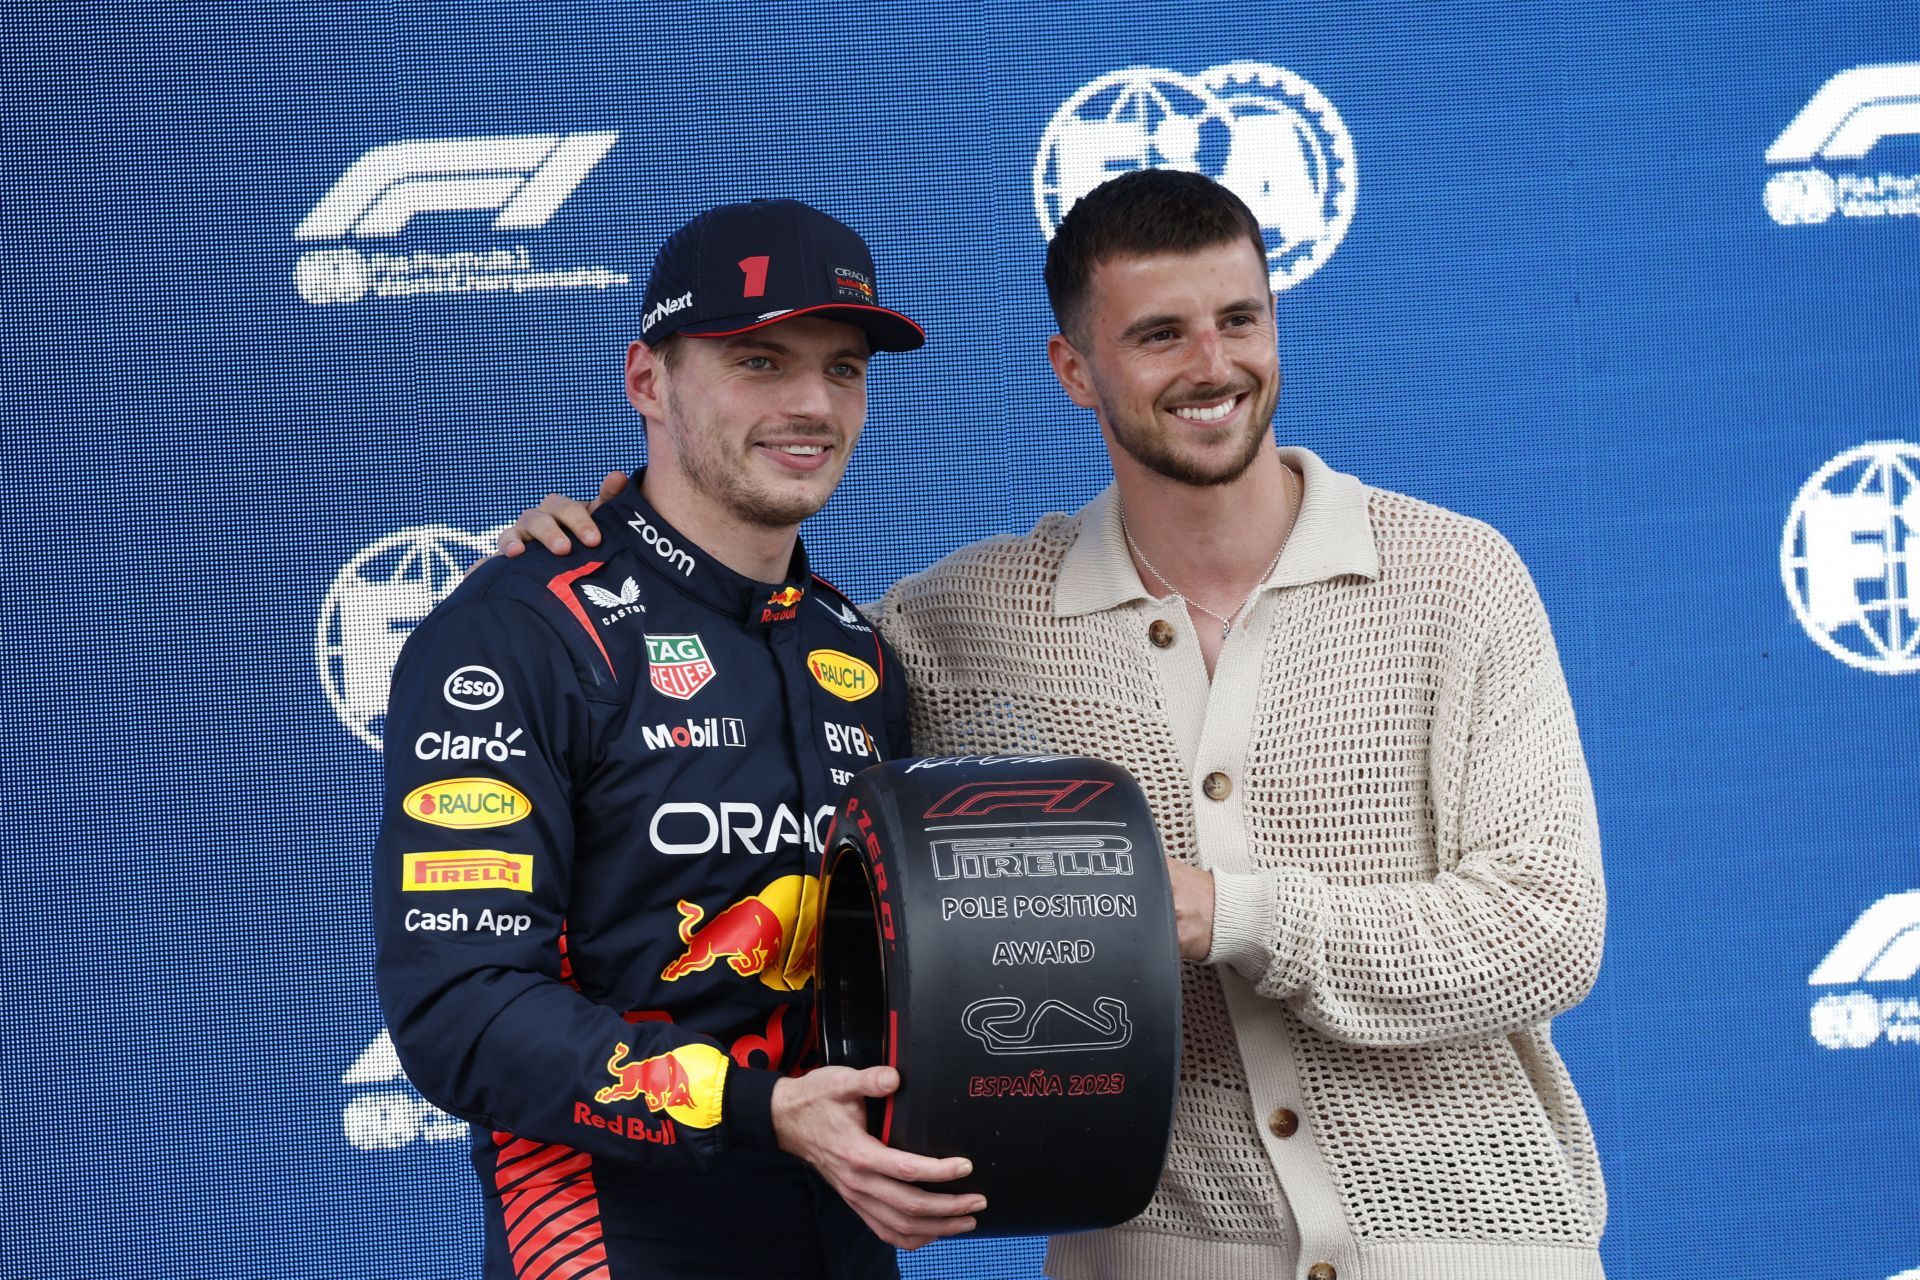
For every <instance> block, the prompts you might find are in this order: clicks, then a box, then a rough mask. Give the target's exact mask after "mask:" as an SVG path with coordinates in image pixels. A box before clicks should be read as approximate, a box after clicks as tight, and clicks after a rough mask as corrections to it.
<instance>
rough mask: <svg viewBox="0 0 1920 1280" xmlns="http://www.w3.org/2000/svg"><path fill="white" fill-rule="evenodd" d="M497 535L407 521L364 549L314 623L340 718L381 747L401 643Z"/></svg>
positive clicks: (322, 669)
mask: <svg viewBox="0 0 1920 1280" xmlns="http://www.w3.org/2000/svg"><path fill="white" fill-rule="evenodd" d="M493 538H494V535H493V534H492V533H490V532H489V533H469V532H467V531H466V530H464V529H455V528H451V527H449V526H447V525H425V526H421V527H418V528H413V529H403V530H401V531H400V532H398V533H393V534H388V535H387V536H386V537H384V538H381V539H380V540H379V541H377V542H375V543H373V544H372V545H371V546H369V547H366V548H365V549H364V550H362V551H360V552H359V553H358V554H356V555H355V556H354V557H353V558H352V559H351V560H349V561H347V563H346V565H345V567H343V568H342V569H341V570H340V573H339V575H338V576H336V577H335V578H334V580H333V586H332V587H331V588H330V589H329V590H328V591H327V597H326V599H325V600H324V601H323V602H322V603H321V605H320V618H319V622H318V623H317V625H316V626H315V628H314V641H313V657H314V664H315V666H316V667H317V668H318V669H319V674H320V685H321V687H322V688H323V689H325V690H326V694H327V701H328V702H329V703H330V704H332V706H333V711H334V714H335V715H337V716H338V717H340V723H341V724H343V725H345V726H346V727H347V729H348V730H350V731H351V732H352V733H353V735H354V736H355V737H357V738H359V739H360V740H361V741H362V742H364V743H366V744H367V745H368V746H370V747H372V748H373V749H374V750H375V751H378V750H380V741H381V738H380V729H381V722H382V721H383V720H384V718H385V716H386V713H387V692H388V688H389V686H390V685H391V683H392V679H393V664H394V662H395V661H396V660H397V659H398V658H399V656H400V646H401V645H403V644H405V643H406V640H407V636H408V634H409V633H411V632H412V630H413V628H414V627H415V626H417V625H418V624H419V622H420V620H421V619H423V618H425V617H426V616H427V614H428V613H430V612H432V610H433V607H434V606H435V605H436V604H438V603H440V601H442V600H444V599H445V598H446V597H447V594H448V593H449V592H451V591H452V590H453V588H454V587H455V586H456V585H457V584H458V583H459V581H460V579H461V578H462V577H463V576H464V575H465V574H466V572H467V570H469V569H471V568H472V567H473V566H474V565H475V564H477V563H479V562H480V561H481V560H482V559H484V558H486V557H487V556H489V555H491V554H492V553H493Z"/></svg>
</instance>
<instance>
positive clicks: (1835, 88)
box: [1766, 62, 1920, 227]
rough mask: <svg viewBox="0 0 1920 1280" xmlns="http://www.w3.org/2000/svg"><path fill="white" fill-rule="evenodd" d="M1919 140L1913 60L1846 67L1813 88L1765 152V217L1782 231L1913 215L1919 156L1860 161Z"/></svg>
mask: <svg viewBox="0 0 1920 1280" xmlns="http://www.w3.org/2000/svg"><path fill="white" fill-rule="evenodd" d="M1916 136H1920V62H1893V63H1883V64H1878V65H1873V66H1863V67H1852V68H1850V69H1848V70H1846V71H1842V72H1841V73H1840V74H1838V75H1836V76H1834V77H1833V78H1832V79H1831V80H1829V81H1827V82H1826V83H1825V84H1823V85H1821V86H1820V89H1819V92H1817V93H1815V94H1814V95H1813V97H1812V98H1810V99H1808V101H1807V105H1806V106H1804V107H1802V108H1801V109H1800V112H1799V114H1798V115H1796V116H1794V118H1793V119H1792V120H1791V121H1790V122H1788V124H1787V127H1786V128H1785V129H1783V130H1781V131H1780V136H1779V137H1777V138H1775V139H1774V140H1773V145H1772V146H1770V147H1768V148H1767V155H1766V160H1767V163H1768V164H1769V165H1791V166H1793V167H1792V168H1786V169H1778V170H1776V171H1775V172H1774V173H1773V175H1772V176H1771V177H1769V178H1768V179H1767V185H1766V206H1767V216H1768V217H1770V218H1772V219H1773V220H1774V221H1775V222H1777V223H1779V224H1780V225H1781V226H1783V227H1791V226H1809V225H1818V224H1819V223H1823V222H1826V221H1828V220H1830V219H1831V218H1832V217H1833V216H1834V215H1835V214H1839V215H1840V216H1842V217H1846V218H1890V217H1913V216H1915V215H1920V151H1916V149H1915V148H1913V147H1911V146H1909V147H1907V148H1904V149H1902V150H1900V151H1899V152H1898V154H1900V155H1901V156H1903V157H1904V158H1905V159H1906V161H1907V162H1906V163H1905V164H1900V165H1898V167H1897V168H1889V167H1888V166H1887V165H1885V164H1882V165H1877V166H1876V165H1872V164H1870V163H1868V159H1869V156H1870V155H1871V153H1873V152H1874V151H1875V150H1877V149H1879V148H1880V147H1881V144H1883V143H1886V142H1889V141H1890V140H1894V139H1907V138H1913V137H1916Z"/></svg>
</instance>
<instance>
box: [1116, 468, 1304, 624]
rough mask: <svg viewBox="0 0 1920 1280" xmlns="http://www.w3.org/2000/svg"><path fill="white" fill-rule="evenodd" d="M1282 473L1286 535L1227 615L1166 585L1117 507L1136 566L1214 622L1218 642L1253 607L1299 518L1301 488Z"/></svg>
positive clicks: (1122, 509)
mask: <svg viewBox="0 0 1920 1280" xmlns="http://www.w3.org/2000/svg"><path fill="white" fill-rule="evenodd" d="M1286 473H1287V492H1288V494H1289V495H1290V496H1291V497H1292V499H1293V510H1292V511H1290V512H1289V513H1288V514H1287V531H1286V532H1285V533H1283V534H1281V535H1280V549H1279V550H1278V551H1275V552H1274V553H1273V560H1272V562H1271V563H1269V564H1268V565H1267V571H1266V572H1265V573H1263V574H1261V575H1260V578H1259V581H1257V582H1255V583H1254V584H1253V590H1251V591H1249V592H1247V598H1246V599H1245V600H1242V601H1241V602H1240V607H1239V608H1238V609H1235V610H1234V611H1233V612H1232V613H1231V614H1224V613H1215V612H1214V611H1213V610H1212V609H1209V608H1207V606H1205V605H1203V604H1201V603H1200V602H1199V601H1198V600H1195V599H1194V598H1193V597H1191V596H1189V595H1188V594H1187V593H1186V592H1184V591H1182V590H1180V588H1178V587H1176V586H1174V585H1173V584H1172V583H1171V582H1168V581H1167V576H1166V575H1165V574H1164V573H1161V572H1160V571H1159V570H1158V569H1156V568H1154V567H1153V561H1151V560H1149V559H1147V553H1146V552H1144V551H1142V550H1141V549H1140V544H1139V543H1137V542H1135V541H1134V540H1133V530H1131V529H1129V528H1128V527H1127V508H1126V507H1125V505H1124V504H1123V505H1121V507H1120V536H1121V537H1123V538H1125V539H1126V540H1127V547H1128V549H1129V550H1131V551H1132V552H1133V554H1134V555H1136V556H1138V557H1140V563H1141V564H1143V565H1145V566H1146V568H1147V572H1148V573H1150V574H1152V575H1153V578H1154V581H1155V582H1158V583H1159V584H1160V585H1161V586H1163V587H1165V588H1166V589H1167V594H1169V595H1171V596H1172V597H1173V598H1174V599H1176V600H1178V601H1179V602H1180V603H1181V604H1183V605H1186V606H1187V607H1188V608H1190V609H1198V610H1199V611H1200V612H1202V613H1204V614H1206V615H1207V616H1208V617H1209V618H1212V619H1213V620H1214V621H1216V622H1218V623H1219V624H1220V638H1221V639H1222V640H1225V639H1226V638H1227V637H1228V636H1229V635H1231V634H1233V624H1234V623H1236V622H1238V621H1239V620H1240V615H1241V614H1243V613H1245V612H1246V611H1247V606H1248V605H1250V604H1252V603H1253V598H1254V597H1255V596H1257V595H1259V594H1260V587H1261V585H1262V584H1263V583H1265V582H1266V580H1267V579H1268V578H1271V577H1272V576H1273V571H1274V570H1275V569H1276V568H1278V567H1279V565H1280V556H1281V555H1282V554H1283V553H1284V552H1285V551H1286V549H1287V539H1288V538H1290V537H1292V536H1293V522H1294V521H1295V520H1296V519H1298V518H1299V515H1300V499H1301V490H1302V486H1301V484H1300V481H1299V479H1298V478H1297V477H1296V476H1295V475H1294V474H1293V468H1292V467H1288V468H1286Z"/></svg>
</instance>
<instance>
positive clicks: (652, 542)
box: [627, 513, 693, 578]
mask: <svg viewBox="0 0 1920 1280" xmlns="http://www.w3.org/2000/svg"><path fill="white" fill-rule="evenodd" d="M627 528H629V529H631V530H633V531H634V532H635V533H637V534H639V535H640V541H642V542H644V543H646V544H647V546H648V547H650V548H652V550H653V554H655V555H657V556H659V557H660V558H661V559H662V560H664V561H666V562H667V567H668V568H670V569H678V570H679V571H680V576H681V577H683V578H691V577H692V576H693V557H692V556H691V555H689V554H688V553H687V552H686V551H685V550H684V549H682V548H680V547H678V546H676V545H674V542H673V539H671V538H669V537H667V535H666V534H664V533H661V532H660V531H659V530H658V529H656V528H654V527H653V524H652V522H651V521H649V520H648V519H647V518H646V517H645V516H643V515H639V514H637V513H636V514H635V515H634V517H633V519H631V520H629V521H627Z"/></svg>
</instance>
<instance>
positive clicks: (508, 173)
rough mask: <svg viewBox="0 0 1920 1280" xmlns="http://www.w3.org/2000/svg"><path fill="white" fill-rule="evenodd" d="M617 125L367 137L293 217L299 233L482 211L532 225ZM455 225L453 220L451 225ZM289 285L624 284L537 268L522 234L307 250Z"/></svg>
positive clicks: (506, 288) (515, 287) (603, 148)
mask: <svg viewBox="0 0 1920 1280" xmlns="http://www.w3.org/2000/svg"><path fill="white" fill-rule="evenodd" d="M619 137H620V135H619V134H618V133H616V132H612V131H604V132H580V133H562V134H556V133H538V134H516V135H511V136H504V137H488V138H414V139H405V140H402V141H398V142H387V143H382V144H381V145H379V146H377V147H374V148H373V149H372V150H370V151H368V152H367V153H366V154H364V155H362V156H361V157H360V158H359V159H358V160H355V161H354V162H353V163H352V164H351V165H348V166H347V169H346V171H345V172H343V173H342V174H341V175H340V177H339V178H338V179H337V180H336V181H335V182H334V184H333V186H332V187H331V188H329V189H328V190H327V192H326V194H325V195H323V196H321V197H320V200H319V201H318V203H316V204H315V205H314V206H313V208H312V209H310V210H309V211H308V212H307V215H306V217H305V218H303V219H301V221H300V225H299V226H298V227H297V228H295V230H294V233H293V238H294V240H295V241H297V242H303V243H309V244H311V243H317V242H321V241H328V240H347V241H352V242H354V243H355V244H359V243H364V242H367V241H378V240H393V239H396V238H399V237H401V236H402V235H403V234H404V233H407V232H409V231H410V230H417V226H416V219H423V218H424V221H425V222H426V223H430V224H441V223H444V222H445V221H446V219H445V217H444V215H453V214H465V215H469V216H470V215H472V214H475V213H492V214H493V215H494V217H493V219H492V224H491V228H490V229H491V230H492V231H494V232H496V233H516V234H524V233H527V232H532V231H537V230H539V229H540V228H542V227H544V226H546V224H547V222H548V221H549V220H550V219H551V218H552V217H553V216H554V214H555V213H557V212H559V209H560V206H561V205H562V204H564V203H565V202H566V200H567V198H568V197H569V196H571V195H572V194H573V192H574V189H575V188H576V187H578V186H579V185H580V183H581V182H582V181H584V180H585V178H586V176H587V174H588V173H589V172H591V171H592V169H593V167H594V166H595V165H597V164H599V163H600V160H601V157H603V156H605V155H606V154H607V152H608V151H609V150H610V149H612V147H613V144H614V143H615V142H617V141H618V140H619ZM455 225H458V224H455ZM293 282H294V287H295V289H296V290H297V291H298V292H299V294H300V296H301V297H302V298H304V299H305V300H306V301H308V302H310V303H313V304H315V305H325V304H338V303H353V302H359V301H360V300H361V299H363V298H368V297H372V298H376V299H404V298H416V297H424V296H429V295H437V296H448V295H472V294H485V295H500V294H508V293H511V294H524V293H530V292H542V293H546V292H552V291H553V290H556V289H578V288H592V289H607V288H613V287H617V286H625V285H626V284H628V283H629V277H628V276H627V275H626V274H625V273H624V272H615V271H610V270H608V269H607V268H605V267H565V268H558V269H554V268H541V267H538V266H536V265H535V263H534V260H533V255H532V253H531V252H530V251H529V249H528V248H527V246H526V245H524V244H513V245H510V246H509V245H503V244H500V243H498V242H494V243H473V242H468V243H466V244H464V245H461V246H458V247H454V248H443V247H436V248H435V249H432V250H411V249H407V248H395V249H391V250H387V249H382V250H378V251H363V250H362V249H361V248H358V247H352V246H348V245H340V246H333V247H326V248H313V249H309V250H308V251H307V252H306V253H304V254H302V255H301V256H300V258H299V260H298V261H297V262H296V263H295V265H294V269H293Z"/></svg>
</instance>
